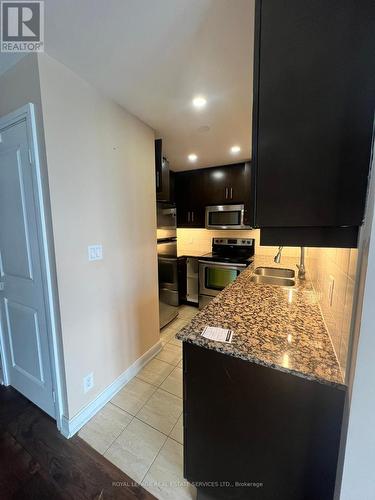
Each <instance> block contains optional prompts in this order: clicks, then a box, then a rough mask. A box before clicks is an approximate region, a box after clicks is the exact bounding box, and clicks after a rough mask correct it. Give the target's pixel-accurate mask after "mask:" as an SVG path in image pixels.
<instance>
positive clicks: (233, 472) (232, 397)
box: [183, 342, 346, 500]
mask: <svg viewBox="0 0 375 500" xmlns="http://www.w3.org/2000/svg"><path fill="white" fill-rule="evenodd" d="M183 366H184V475H185V478H186V479H187V480H188V481H190V482H192V483H194V484H195V485H196V486H197V487H198V500H199V499H201V500H203V499H210V500H211V499H223V500H224V499H225V500H231V499H236V500H237V499H256V500H258V499H261V500H271V499H278V500H332V499H333V494H334V487H335V478H336V468H337V459H338V451H339V443H340V433H341V422H342V414H343V408H344V401H345V397H346V390H345V389H342V388H337V387H334V386H330V385H325V384H321V383H318V382H314V381H309V380H307V379H304V378H301V377H298V376H294V375H291V374H288V373H283V372H280V371H278V370H275V369H272V368H267V367H263V366H260V365H256V364H254V363H251V362H248V361H244V360H241V359H238V358H235V357H232V356H228V355H225V354H222V353H219V352H216V351H212V350H208V349H204V348H202V347H198V346H196V345H193V344H189V343H186V342H184V344H183Z"/></svg>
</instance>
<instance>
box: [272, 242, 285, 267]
mask: <svg viewBox="0 0 375 500" xmlns="http://www.w3.org/2000/svg"><path fill="white" fill-rule="evenodd" d="M283 248H284V247H281V246H280V247H279V250H278V252H277V254H276V255H275V257H274V258H273V261H274V262H275V263H276V264H280V260H281V252H282V251H283Z"/></svg>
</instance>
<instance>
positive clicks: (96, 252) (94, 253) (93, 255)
mask: <svg viewBox="0 0 375 500" xmlns="http://www.w3.org/2000/svg"><path fill="white" fill-rule="evenodd" d="M87 249H88V255H89V260H90V261H92V260H102V259H103V247H102V245H90V246H88V247H87Z"/></svg>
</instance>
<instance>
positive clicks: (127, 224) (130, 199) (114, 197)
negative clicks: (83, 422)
mask: <svg viewBox="0 0 375 500" xmlns="http://www.w3.org/2000/svg"><path fill="white" fill-rule="evenodd" d="M38 59H39V68H40V83H41V94H42V105H43V119H44V128H45V141H46V152H47V162H48V171H49V184H50V197H51V209H52V220H53V230H54V240H55V250H56V265H57V278H58V288H59V299H60V310H61V322H62V335H63V345H64V358H65V368H66V376H67V393H68V410H69V417H72V416H74V415H75V414H76V413H77V412H79V410H81V409H82V408H83V407H84V406H86V405H87V404H88V403H89V402H91V401H92V400H93V399H94V398H95V397H96V396H97V395H98V394H99V393H100V392H102V391H103V390H104V389H105V388H106V387H107V386H108V385H109V384H111V383H112V382H113V381H114V380H115V379H116V378H117V377H118V376H119V375H120V374H122V373H123V372H124V371H125V370H126V369H127V368H128V367H129V366H130V365H131V364H132V363H133V362H134V361H135V360H137V359H138V358H139V357H140V356H141V355H142V354H144V353H145V352H146V351H147V350H148V349H150V348H151V347H152V346H153V345H155V343H157V342H158V341H159V328H158V301H157V293H158V292H157V256H156V242H155V227H156V214H155V186H154V133H153V131H152V130H151V129H150V128H149V127H148V126H146V125H145V124H143V123H142V122H141V121H139V120H138V119H136V118H135V117H133V116H132V115H130V114H129V113H127V112H126V111H125V110H124V109H123V108H121V107H120V106H118V105H116V104H115V103H113V102H112V101H110V100H108V99H106V98H104V97H103V96H102V95H100V94H99V93H98V92H97V91H96V90H95V89H94V88H93V87H92V86H90V85H89V84H88V83H86V82H85V81H83V80H82V79H80V78H79V77H78V76H77V75H75V74H74V73H72V72H71V71H70V70H69V69H67V68H66V67H65V66H63V65H61V64H60V63H58V62H57V61H55V60H53V59H51V58H49V57H48V56H47V55H44V54H43V55H41V56H40V57H39V58H38ZM90 244H102V245H103V254H104V259H103V260H102V261H96V262H89V261H88V255H87V246H88V245H90ZM90 372H93V373H94V380H95V386H94V388H93V389H92V390H91V391H89V392H88V393H87V394H84V392H83V377H84V376H85V375H87V374H89V373H90Z"/></svg>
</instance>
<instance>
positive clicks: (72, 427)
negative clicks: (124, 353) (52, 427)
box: [60, 340, 162, 438]
mask: <svg viewBox="0 0 375 500" xmlns="http://www.w3.org/2000/svg"><path fill="white" fill-rule="evenodd" d="M161 348H162V345H161V342H160V340H159V342H157V343H156V344H155V345H153V346H152V347H151V349H149V350H148V351H147V352H145V353H144V354H143V355H142V356H141V357H140V358H138V359H137V360H136V361H135V362H134V363H133V364H132V365H131V366H129V368H128V369H127V370H126V371H124V373H122V374H121V375H120V376H119V377H118V378H117V379H116V380H115V381H114V382H112V384H110V385H109V386H108V387H107V388H106V389H105V390H104V391H103V392H101V393H100V394H99V395H98V396H97V397H96V398H95V399H94V400H93V401H91V403H89V404H88V405H87V406H85V408H83V410H81V411H80V412H79V413H77V415H75V416H74V417H72V418H71V419H68V418H67V417H65V416H64V415H63V416H62V420H61V423H62V425H61V429H60V432H61V434H62V435H63V436H65V437H66V438H70V437H72V436H74V434H76V433H77V432H78V431H79V430H80V429H81V427H83V426H84V425H85V424H86V423H87V422H88V421H89V420H90V419H91V418H92V417H93V416H94V415H95V414H96V413H97V412H98V411H99V410H101V409H102V408H103V406H104V405H106V404H107V403H108V401H110V400H111V399H112V398H113V397H114V396H115V395H116V394H117V393H118V392H119V391H120V390H121V389H122V388H123V387H124V386H125V385H126V384H127V383H128V382H129V381H130V380H131V379H132V378H133V377H135V376H136V375H137V373H138V372H140V371H141V370H142V368H143V367H144V366H145V365H146V364H147V363H148V362H149V361H150V360H151V359H152V358H153V357H154V356H156V354H158V352H160V351H161Z"/></svg>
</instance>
